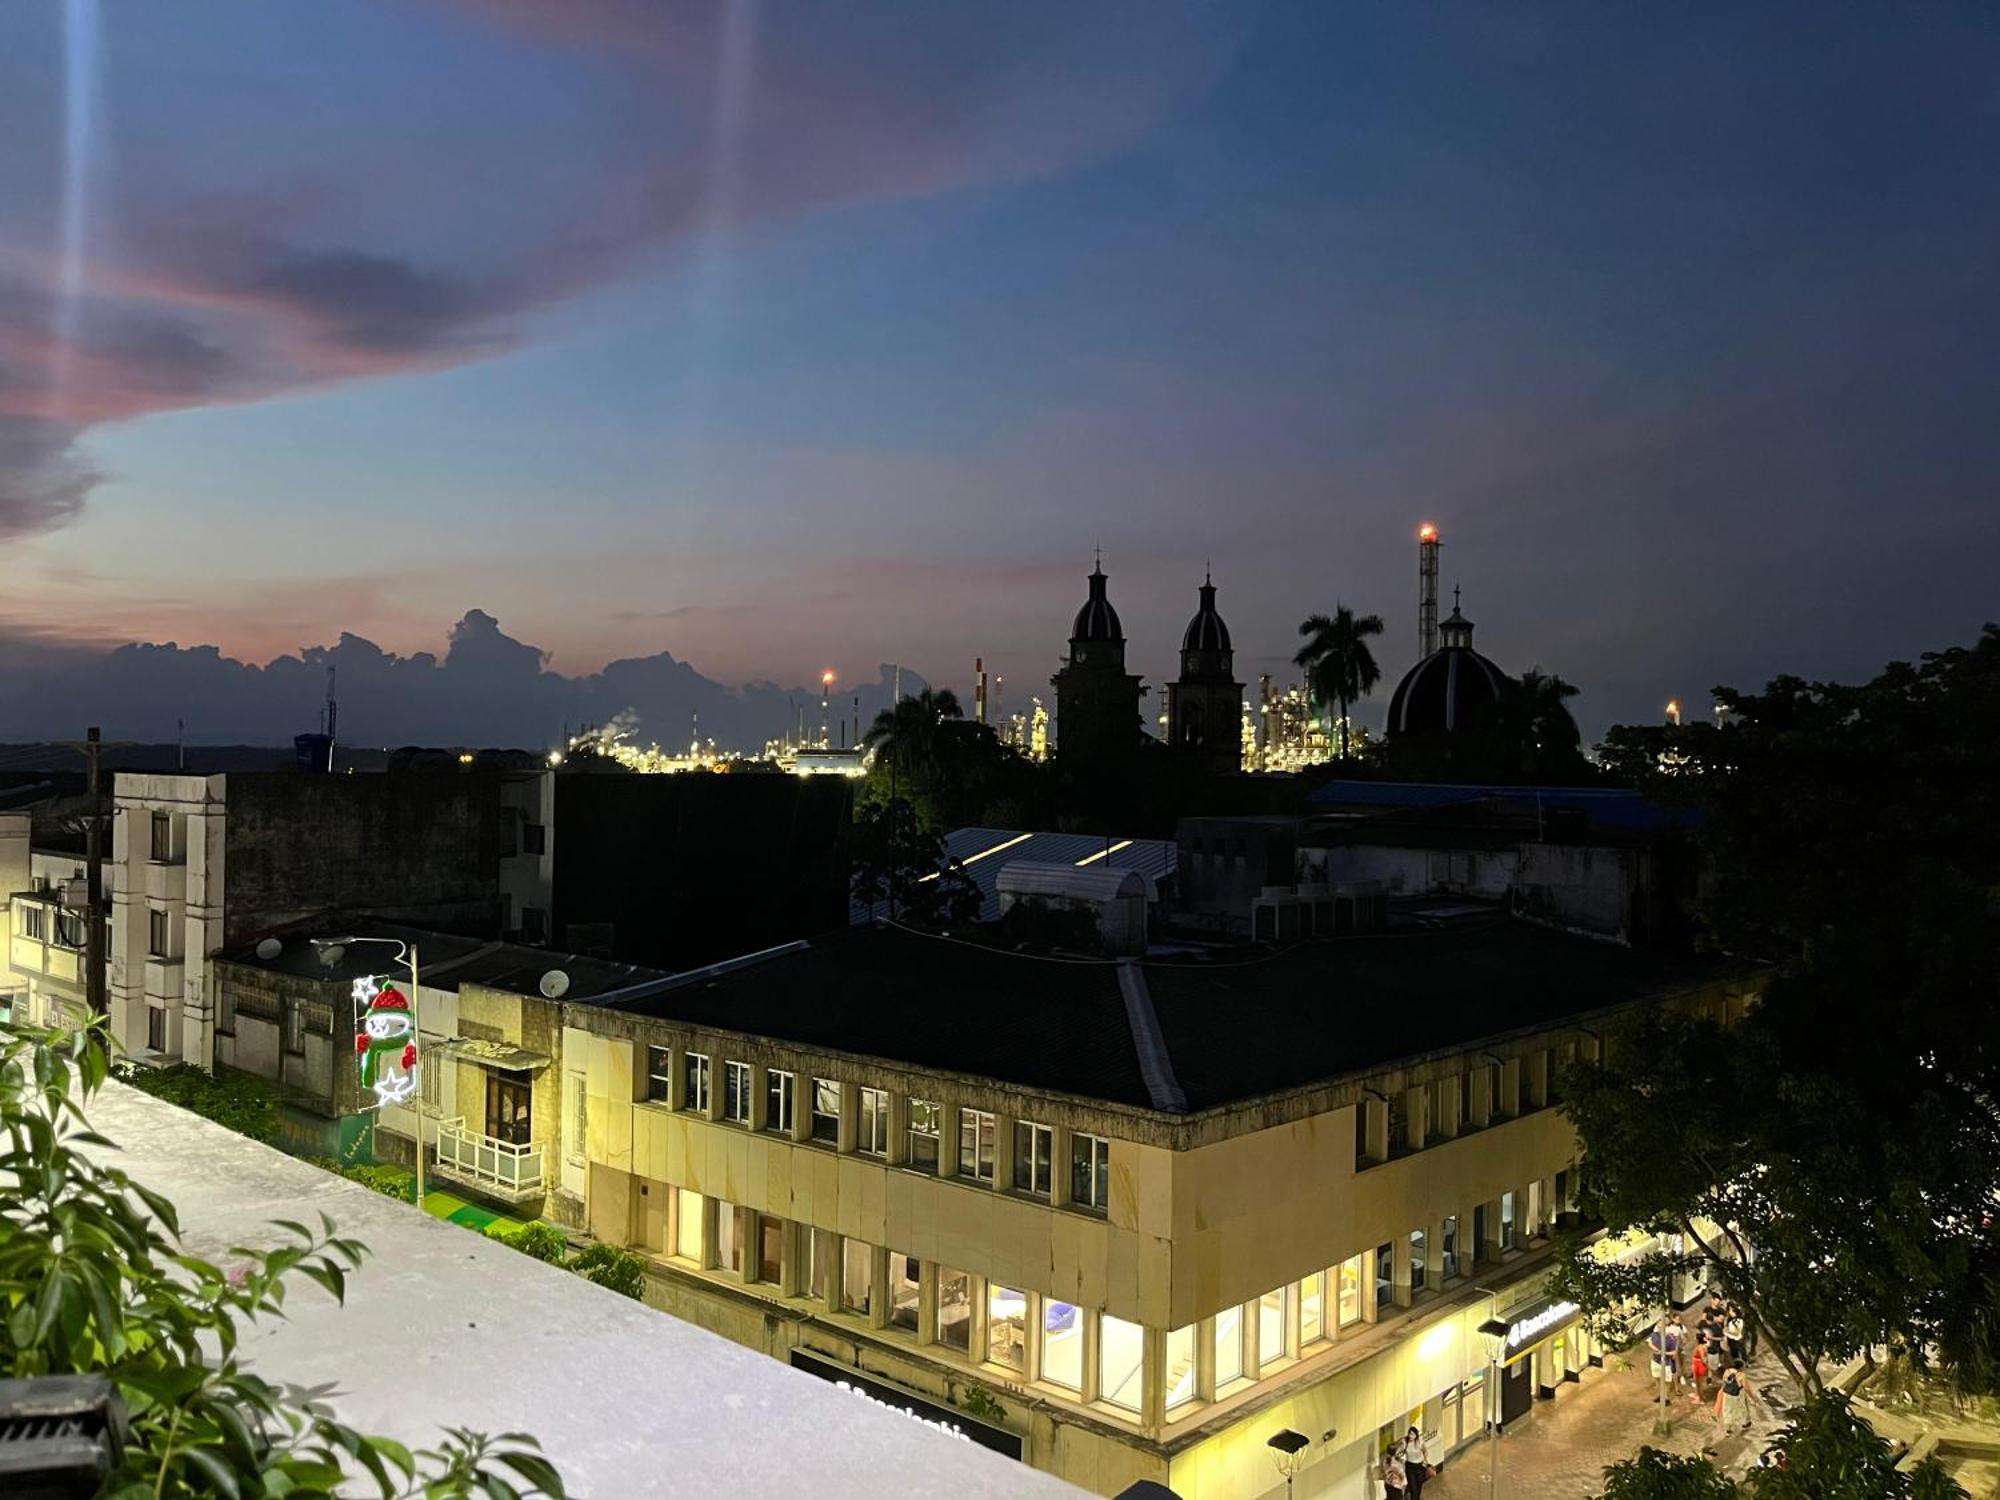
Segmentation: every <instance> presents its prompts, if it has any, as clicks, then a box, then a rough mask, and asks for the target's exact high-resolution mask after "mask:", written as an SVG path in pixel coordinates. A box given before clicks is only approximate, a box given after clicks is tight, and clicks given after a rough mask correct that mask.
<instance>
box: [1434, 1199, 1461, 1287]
mask: <svg viewBox="0 0 2000 1500" xmlns="http://www.w3.org/2000/svg"><path fill="white" fill-rule="evenodd" d="M1438 1269H1439V1270H1440V1272H1441V1273H1442V1274H1443V1276H1444V1279H1445V1280H1446V1281H1449V1280H1451V1278H1452V1277H1454V1276H1456V1275H1458V1271H1459V1266H1458V1216H1457V1215H1456V1214H1454V1215H1452V1216H1451V1217H1450V1218H1448V1219H1446V1220H1445V1221H1444V1228H1443V1231H1442V1233H1441V1236H1440V1238H1439V1242H1438Z"/></svg>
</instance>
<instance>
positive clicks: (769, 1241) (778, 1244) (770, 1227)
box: [757, 1214, 785, 1285]
mask: <svg viewBox="0 0 2000 1500" xmlns="http://www.w3.org/2000/svg"><path fill="white" fill-rule="evenodd" d="M784 1255H785V1221H784V1220H783V1219H780V1218H776V1217H774V1216H773V1215H771V1214H758V1215H757V1279H758V1280H759V1281H768V1282H771V1283H773V1284H774V1285H775V1284H776V1283H777V1282H778V1281H780V1280H782V1279H783V1276H784V1268H785V1261H784Z"/></svg>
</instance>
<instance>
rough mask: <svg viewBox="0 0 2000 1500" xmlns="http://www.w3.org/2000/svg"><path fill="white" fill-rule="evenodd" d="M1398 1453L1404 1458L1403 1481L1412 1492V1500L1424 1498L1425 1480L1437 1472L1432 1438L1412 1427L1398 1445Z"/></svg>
mask: <svg viewBox="0 0 2000 1500" xmlns="http://www.w3.org/2000/svg"><path fill="white" fill-rule="evenodd" d="M1396 1451H1397V1453H1399V1454H1400V1455H1401V1456H1402V1459H1403V1482H1404V1484H1405V1485H1406V1486H1407V1487H1408V1489H1409V1492H1410V1500H1423V1493H1424V1484H1425V1482H1426V1481H1427V1480H1428V1479H1429V1478H1430V1477H1431V1476H1432V1475H1433V1474H1435V1473H1436V1472H1437V1465H1436V1463H1435V1462H1434V1461H1433V1459H1432V1457H1431V1445H1430V1440H1429V1439H1428V1438H1426V1437H1425V1436H1424V1435H1423V1433H1422V1432H1421V1431H1420V1430H1419V1429H1417V1428H1415V1427H1412V1428H1411V1429H1410V1430H1409V1431H1408V1432H1406V1433H1405V1434H1403V1441H1402V1442H1401V1443H1400V1444H1398V1445H1397V1448H1396Z"/></svg>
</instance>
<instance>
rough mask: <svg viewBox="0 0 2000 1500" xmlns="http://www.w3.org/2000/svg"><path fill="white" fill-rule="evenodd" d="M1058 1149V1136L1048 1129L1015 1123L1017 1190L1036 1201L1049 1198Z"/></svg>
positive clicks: (1046, 1127) (1015, 1174)
mask: <svg viewBox="0 0 2000 1500" xmlns="http://www.w3.org/2000/svg"><path fill="white" fill-rule="evenodd" d="M1055 1149H1056V1133H1055V1132H1054V1131H1053V1130H1051V1129H1049V1127H1048V1126H1046V1125H1035V1124H1031V1123H1030V1122H1028V1121H1027V1120H1016V1121H1015V1122H1014V1189H1015V1191H1016V1192H1022V1193H1032V1194H1033V1195H1034V1196H1035V1197H1037V1198H1046V1197H1048V1196H1049V1178H1050V1175H1051V1170H1052V1159H1053V1157H1054V1155H1055Z"/></svg>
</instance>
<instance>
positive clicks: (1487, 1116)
mask: <svg viewBox="0 0 2000 1500" xmlns="http://www.w3.org/2000/svg"><path fill="white" fill-rule="evenodd" d="M1575 1061H1576V1043H1574V1042H1565V1043H1563V1044H1562V1045H1561V1046H1559V1047H1545V1048H1543V1049H1541V1050H1540V1051H1538V1052H1532V1053H1529V1054H1528V1055H1527V1056H1525V1057H1523V1058H1521V1059H1519V1060H1518V1061H1517V1063H1516V1064H1515V1066H1514V1067H1513V1068H1511V1069H1510V1068H1508V1067H1507V1066H1506V1065H1505V1064H1504V1063H1502V1062H1500V1061H1497V1060H1489V1061H1487V1062H1486V1063H1484V1064H1482V1065H1480V1066H1478V1067H1474V1068H1468V1069H1466V1071H1464V1072H1463V1073H1460V1074H1458V1075H1456V1076H1455V1077H1450V1078H1438V1079H1433V1080H1432V1081H1431V1082H1430V1083H1429V1084H1426V1085H1425V1086H1423V1087H1422V1088H1417V1089H1398V1090H1396V1091H1394V1092H1392V1093H1390V1094H1389V1095H1388V1096H1387V1097H1386V1098H1377V1099H1364V1100H1363V1101H1362V1103H1361V1105H1360V1107H1359V1108H1357V1109H1356V1110H1355V1111H1354V1156H1355V1164H1356V1165H1357V1166H1360V1165H1364V1164H1370V1163H1378V1162H1382V1161H1388V1160H1392V1159H1394V1158H1396V1157H1399V1156H1403V1155H1406V1154H1407V1153H1409V1152H1411V1151H1421V1150H1423V1149H1424V1148H1425V1147H1426V1146H1432V1145H1436V1144H1438V1143H1440V1142H1442V1141H1448V1140H1451V1139H1453V1138H1455V1137H1457V1136H1460V1135H1464V1134H1466V1133H1468V1132H1470V1131H1473V1130H1477V1129H1480V1128H1481V1127H1482V1126H1486V1125H1497V1124H1500V1123H1501V1122H1503V1121H1506V1120H1511V1119H1514V1118H1516V1117H1517V1116H1519V1115H1521V1114H1523V1113H1527V1112H1531V1111H1534V1110H1538V1109H1546V1108H1548V1107H1549V1106H1551V1105H1555V1104H1560V1103H1561V1102H1562V1093H1561V1087H1560V1080H1561V1077H1562V1074H1563V1070H1564V1069H1565V1068H1567V1067H1569V1066H1570V1065H1571V1064H1573V1063H1574V1062H1575ZM1480 1079H1484V1082H1485V1086H1484V1089H1483V1090H1480V1089H1478V1088H1477V1087H1476V1084H1477V1081H1478V1080H1480Z"/></svg>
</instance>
